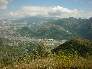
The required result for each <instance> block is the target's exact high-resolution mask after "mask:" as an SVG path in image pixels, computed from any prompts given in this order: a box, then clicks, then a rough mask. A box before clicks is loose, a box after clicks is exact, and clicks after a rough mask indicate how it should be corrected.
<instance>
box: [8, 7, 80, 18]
mask: <svg viewBox="0 0 92 69" xmlns="http://www.w3.org/2000/svg"><path fill="white" fill-rule="evenodd" d="M9 14H10V15H11V16H54V17H70V16H73V17H76V16H78V15H79V10H77V9H68V8H64V7H62V6H54V7H50V6H48V7H44V6H25V7H22V8H21V9H20V10H17V11H15V12H10V13H9Z"/></svg>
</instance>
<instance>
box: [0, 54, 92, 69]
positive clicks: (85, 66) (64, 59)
mask: <svg viewBox="0 0 92 69" xmlns="http://www.w3.org/2000/svg"><path fill="white" fill-rule="evenodd" d="M28 60H29V59H25V60H23V61H21V62H15V63H13V64H10V65H7V66H6V67H2V68H0V69H92V62H91V63H90V61H91V60H87V59H84V58H82V57H79V56H77V55H68V56H66V55H64V54H61V55H50V56H48V57H40V58H36V59H32V60H29V62H28ZM26 61H27V62H26Z"/></svg>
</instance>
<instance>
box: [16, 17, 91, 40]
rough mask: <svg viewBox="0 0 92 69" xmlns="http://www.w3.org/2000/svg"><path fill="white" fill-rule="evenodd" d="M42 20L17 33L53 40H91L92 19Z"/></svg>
mask: <svg viewBox="0 0 92 69" xmlns="http://www.w3.org/2000/svg"><path fill="white" fill-rule="evenodd" d="M26 20H27V19H26ZM28 20H29V22H31V21H32V20H31V19H30V18H29V19H28ZM42 20H43V22H42V23H39V21H37V22H35V24H34V25H32V23H28V25H26V26H24V27H22V28H20V29H18V31H17V32H18V33H19V34H21V35H22V36H27V37H34V38H53V39H57V40H58V39H59V40H61V39H72V38H75V37H82V38H86V39H90V40H92V36H91V35H92V18H89V19H81V18H79V19H77V18H73V17H70V18H52V19H49V18H44V19H42ZM40 22H41V21H40ZM38 24H39V25H38ZM30 25H32V26H30Z"/></svg>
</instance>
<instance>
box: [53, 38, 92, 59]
mask: <svg viewBox="0 0 92 69" xmlns="http://www.w3.org/2000/svg"><path fill="white" fill-rule="evenodd" d="M60 52H66V53H71V54H75V53H77V54H78V55H80V56H82V57H85V56H88V55H92V41H90V40H87V39H82V38H76V39H72V40H70V41H67V42H65V43H64V44H61V45H59V46H58V47H56V48H54V49H53V50H52V53H56V54H58V53H60Z"/></svg>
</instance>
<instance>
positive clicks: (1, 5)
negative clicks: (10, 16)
mask: <svg viewBox="0 0 92 69" xmlns="http://www.w3.org/2000/svg"><path fill="white" fill-rule="evenodd" d="M9 2H10V0H0V9H6V8H7V5H8V3H9Z"/></svg>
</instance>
